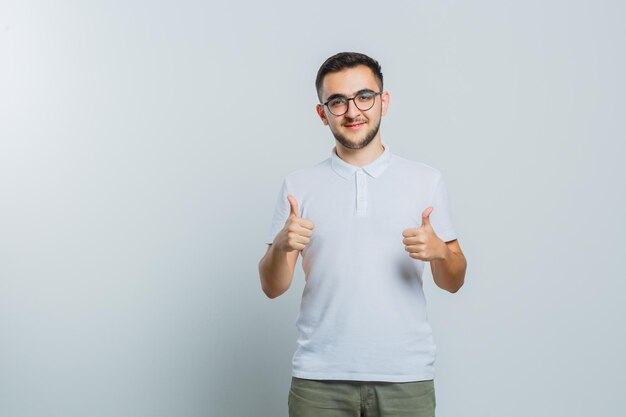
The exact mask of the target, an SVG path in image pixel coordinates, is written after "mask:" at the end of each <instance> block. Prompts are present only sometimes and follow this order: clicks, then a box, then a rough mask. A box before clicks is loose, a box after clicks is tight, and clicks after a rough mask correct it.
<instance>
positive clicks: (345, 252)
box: [259, 52, 466, 417]
mask: <svg viewBox="0 0 626 417" xmlns="http://www.w3.org/2000/svg"><path fill="white" fill-rule="evenodd" d="M316 88H317V93H318V97H319V99H320V104H318V105H317V114H318V115H319V117H320V119H321V120H322V123H324V125H327V126H328V127H329V128H330V131H331V132H332V134H333V135H334V137H335V147H333V149H332V152H331V156H330V157H329V158H328V159H326V160H324V161H322V162H320V163H319V164H317V165H315V166H313V167H311V168H305V169H300V170H297V171H294V172H292V173H290V174H288V175H287V176H286V178H285V179H284V181H283V184H282V190H281V192H280V194H279V196H278V201H277V204H276V211H275V214H274V220H273V222H272V225H271V229H270V234H269V235H268V238H267V241H266V242H267V243H268V244H269V245H270V246H269V247H268V249H267V253H266V254H265V256H264V257H263V258H262V259H261V261H260V263H259V274H260V278H261V287H262V289H263V291H264V293H265V294H266V295H267V296H268V297H270V298H275V297H278V296H279V295H281V294H282V293H284V292H285V291H287V289H288V288H289V286H290V285H291V282H292V278H293V273H294V269H295V265H296V260H297V258H298V254H302V267H303V269H304V273H305V278H306V284H305V288H304V292H303V294H302V303H301V309H300V314H299V315H298V318H297V321H296V326H297V328H298V332H299V337H298V347H297V350H296V352H295V354H294V356H293V373H292V380H291V388H290V391H289V397H288V406H289V415H290V417H325V416H328V417H330V416H332V417H342V416H346V417H348V416H350V417H359V416H368V417H370V416H380V417H400V416H407V417H408V416H419V417H426V416H428V417H432V416H434V415H435V391H434V362H435V343H434V340H433V336H432V330H431V328H430V326H429V324H428V321H427V314H426V302H425V299H424V293H423V290H422V273H423V270H424V266H425V263H426V262H429V263H430V267H431V270H432V274H433V278H434V281H435V284H436V285H437V286H439V287H440V288H442V289H444V290H447V291H449V292H451V293H454V292H456V291H458V290H459V288H461V286H462V285H463V281H464V277H465V270H466V261H465V257H464V256H463V252H462V251H461V247H460V246H459V243H458V240H457V235H456V232H455V229H454V226H453V223H452V219H451V212H450V203H449V200H448V195H447V191H446V187H445V185H444V182H443V179H442V176H441V173H440V172H439V171H438V170H436V169H434V168H432V167H430V166H428V165H425V164H423V163H418V162H413V161H410V160H408V159H405V158H402V157H400V156H398V155H396V154H393V153H392V152H391V150H390V149H389V146H388V144H387V143H386V142H382V141H381V133H380V122H381V119H382V117H383V116H384V115H385V113H386V112H387V108H388V106H389V100H390V96H389V93H388V92H386V91H383V75H382V72H381V69H380V65H379V64H378V62H377V61H375V60H373V59H372V58H370V57H368V56H366V55H363V54H359V53H346V52H344V53H339V54H336V55H334V56H332V57H330V58H328V59H327V60H326V62H324V64H322V66H321V68H320V69H319V71H318V75H317V79H316ZM410 139H411V140H414V138H410Z"/></svg>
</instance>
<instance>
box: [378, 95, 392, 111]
mask: <svg viewBox="0 0 626 417" xmlns="http://www.w3.org/2000/svg"><path fill="white" fill-rule="evenodd" d="M390 99H391V96H390V95H389V93H388V92H387V91H384V92H383V93H382V94H381V95H380V101H381V102H382V103H383V111H382V115H383V116H384V115H385V114H387V107H389V100H390Z"/></svg>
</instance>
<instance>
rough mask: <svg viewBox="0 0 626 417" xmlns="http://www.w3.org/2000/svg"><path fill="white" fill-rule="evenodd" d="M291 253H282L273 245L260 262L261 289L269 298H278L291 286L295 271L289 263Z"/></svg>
mask: <svg viewBox="0 0 626 417" xmlns="http://www.w3.org/2000/svg"><path fill="white" fill-rule="evenodd" d="M288 255H289V253H288V252H283V251H280V250H278V249H277V248H276V245H271V246H270V248H269V250H268V252H267V253H266V254H265V256H264V257H263V258H262V259H261V261H260V262H259V276H260V278H261V288H262V289H263V292H264V293H265V294H266V295H267V296H268V297H269V298H276V297H278V296H279V295H281V294H282V293H284V292H285V291H287V289H289V286H290V285H291V280H292V279H293V272H294V271H293V269H292V268H291V267H290V266H289V262H288V261H287V257H288Z"/></svg>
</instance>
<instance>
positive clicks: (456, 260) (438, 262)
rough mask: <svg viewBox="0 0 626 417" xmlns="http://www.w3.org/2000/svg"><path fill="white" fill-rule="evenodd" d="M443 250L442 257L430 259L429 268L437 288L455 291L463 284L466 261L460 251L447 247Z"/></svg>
mask: <svg viewBox="0 0 626 417" xmlns="http://www.w3.org/2000/svg"><path fill="white" fill-rule="evenodd" d="M444 252H445V255H444V256H443V258H442V259H433V260H432V261H430V269H431V271H432V273H433V280H434V281H435V284H437V286H438V287H439V288H442V289H444V290H446V291H449V292H451V293H455V292H457V291H458V290H459V289H460V288H461V287H462V286H463V282H464V280H465V270H466V269H467V261H466V260H465V256H463V254H462V253H456V252H454V251H452V250H450V248H448V247H446V249H445V251H444Z"/></svg>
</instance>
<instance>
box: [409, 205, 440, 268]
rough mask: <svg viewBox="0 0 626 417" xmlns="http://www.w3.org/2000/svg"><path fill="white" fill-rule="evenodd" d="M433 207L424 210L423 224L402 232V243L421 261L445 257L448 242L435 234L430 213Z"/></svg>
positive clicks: (414, 257) (411, 254)
mask: <svg viewBox="0 0 626 417" xmlns="http://www.w3.org/2000/svg"><path fill="white" fill-rule="evenodd" d="M432 211H433V208H432V207H428V208H426V210H424V211H423V212H422V225H421V226H420V227H418V228H410V229H405V230H404V231H403V232H402V236H404V239H402V243H403V244H404V248H405V250H406V251H407V252H409V256H410V257H411V258H413V259H419V260H421V261H432V260H434V259H444V254H445V250H446V244H445V242H444V241H443V240H441V239H439V237H438V236H437V235H436V234H435V231H434V230H433V228H432V226H431V224H430V218H429V217H430V213H432Z"/></svg>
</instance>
